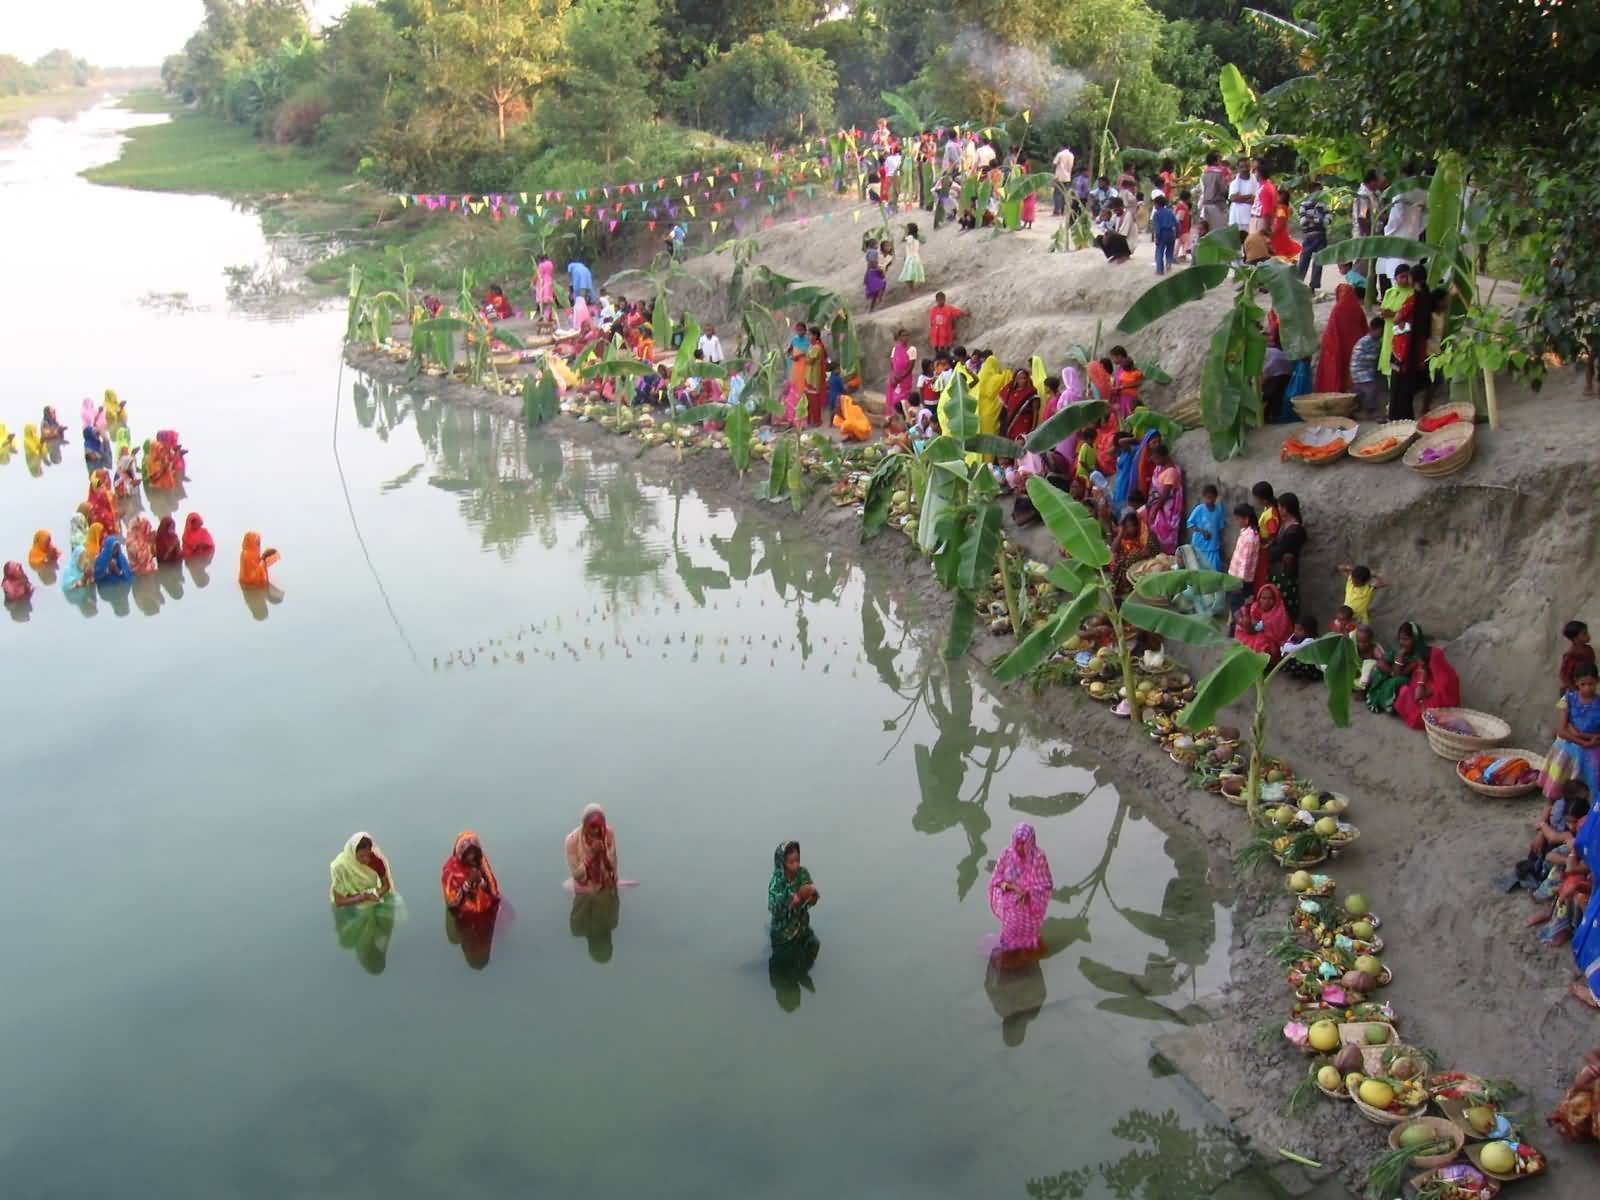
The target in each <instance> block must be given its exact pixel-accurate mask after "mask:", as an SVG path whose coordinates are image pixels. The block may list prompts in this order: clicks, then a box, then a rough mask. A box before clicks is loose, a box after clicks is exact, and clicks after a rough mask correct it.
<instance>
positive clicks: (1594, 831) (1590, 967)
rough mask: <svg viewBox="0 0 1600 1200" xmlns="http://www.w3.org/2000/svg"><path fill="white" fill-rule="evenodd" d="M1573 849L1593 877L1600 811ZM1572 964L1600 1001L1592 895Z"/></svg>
mask: <svg viewBox="0 0 1600 1200" xmlns="http://www.w3.org/2000/svg"><path fill="white" fill-rule="evenodd" d="M1589 794H1590V795H1591V796H1592V795H1595V794H1596V793H1595V792H1592V791H1591V792H1590V793H1589ZM1573 849H1574V851H1575V852H1576V853H1577V855H1578V857H1579V858H1581V859H1583V862H1584V865H1585V866H1587V867H1588V868H1589V871H1590V873H1591V875H1592V874H1593V873H1594V872H1595V871H1597V870H1600V807H1594V808H1590V809H1589V815H1588V816H1587V817H1585V818H1584V819H1583V824H1582V825H1579V826H1578V836H1577V839H1576V840H1575V841H1574V843H1573ZM1572 961H1573V964H1574V965H1575V966H1576V967H1577V968H1578V973H1579V974H1580V975H1582V976H1583V979H1584V982H1585V983H1586V984H1588V987H1589V996H1590V998H1591V999H1593V1000H1596V1001H1600V898H1596V894H1595V893H1594V892H1592V891H1591V893H1590V898H1589V905H1588V907H1587V908H1586V909H1584V913H1583V920H1582V921H1580V922H1579V923H1578V927H1577V929H1576V930H1574V931H1573V934H1572ZM1593 1119H1594V1120H1595V1121H1596V1122H1600V1113H1597V1114H1595V1116H1594V1118H1593Z"/></svg>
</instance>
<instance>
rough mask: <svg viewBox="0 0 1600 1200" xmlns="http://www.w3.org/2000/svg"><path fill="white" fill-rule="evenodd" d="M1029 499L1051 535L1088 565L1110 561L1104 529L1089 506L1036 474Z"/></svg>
mask: <svg viewBox="0 0 1600 1200" xmlns="http://www.w3.org/2000/svg"><path fill="white" fill-rule="evenodd" d="M1028 499H1030V500H1032V501H1033V507H1034V508H1035V509H1037V510H1038V512H1039V515H1040V516H1041V517H1043V518H1044V523H1045V524H1046V525H1047V526H1048V527H1049V529H1050V533H1051V534H1052V536H1054V537H1055V539H1056V541H1057V542H1058V543H1059V544H1060V545H1061V547H1062V548H1063V549H1064V550H1066V552H1067V553H1068V554H1070V555H1071V556H1072V557H1073V558H1075V559H1077V560H1078V562H1080V563H1083V564H1084V565H1085V566H1088V567H1104V566H1107V565H1108V564H1109V563H1110V562H1111V551H1110V550H1109V549H1108V548H1107V547H1106V538H1105V532H1104V531H1103V530H1102V529H1101V528H1100V523H1099V522H1098V521H1096V520H1095V519H1094V517H1093V515H1091V514H1090V512H1089V510H1088V509H1087V508H1085V507H1084V506H1083V505H1081V504H1079V503H1078V502H1077V501H1076V500H1074V499H1072V498H1071V497H1070V496H1068V495H1067V494H1066V493H1065V492H1063V491H1062V490H1061V489H1060V488H1058V487H1056V486H1055V485H1054V484H1052V483H1050V482H1049V481H1048V480H1045V479H1041V478H1040V477H1039V476H1037V475H1034V476H1032V477H1030V478H1029V480H1028Z"/></svg>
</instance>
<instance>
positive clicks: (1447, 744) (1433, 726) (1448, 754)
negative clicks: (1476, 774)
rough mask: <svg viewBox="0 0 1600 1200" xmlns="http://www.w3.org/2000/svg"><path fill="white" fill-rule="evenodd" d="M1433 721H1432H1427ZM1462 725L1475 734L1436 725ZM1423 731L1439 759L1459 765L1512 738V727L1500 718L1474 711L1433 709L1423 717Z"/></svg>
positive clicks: (1473, 709) (1467, 709) (1471, 709)
mask: <svg viewBox="0 0 1600 1200" xmlns="http://www.w3.org/2000/svg"><path fill="white" fill-rule="evenodd" d="M1429 717H1432V718H1433V720H1429V719H1428V718H1429ZM1444 721H1465V722H1466V723H1467V724H1468V725H1471V726H1472V727H1473V728H1474V729H1475V730H1477V731H1478V732H1477V734H1476V735H1473V736H1469V735H1467V734H1464V733H1453V732H1451V731H1450V730H1448V729H1444V728H1441V727H1440V725H1439V724H1437V723H1436V722H1444ZM1422 728H1423V730H1424V732H1426V733H1427V735H1428V745H1430V746H1432V747H1433V752H1434V753H1435V754H1437V755H1438V756H1439V757H1440V758H1448V759H1452V760H1455V761H1460V760H1461V759H1463V758H1467V757H1469V756H1471V755H1473V754H1477V753H1478V752H1480V751H1483V750H1488V749H1490V748H1491V747H1494V746H1499V745H1501V744H1502V743H1504V742H1505V740H1506V739H1507V738H1508V737H1510V736H1511V726H1509V725H1507V724H1506V723H1505V722H1504V721H1502V720H1501V719H1500V718H1499V717H1496V716H1491V715H1490V714H1489V713H1485V712H1479V711H1478V710H1477V709H1475V708H1434V709H1429V710H1428V712H1427V713H1425V714H1424V715H1423V719H1422Z"/></svg>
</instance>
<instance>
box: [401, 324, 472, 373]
mask: <svg viewBox="0 0 1600 1200" xmlns="http://www.w3.org/2000/svg"><path fill="white" fill-rule="evenodd" d="M467 328H468V323H467V322H466V321H464V320H462V319H461V318H460V317H432V318H430V319H429V320H426V321H418V322H417V323H416V324H415V325H413V326H412V327H411V361H410V372H411V378H413V379H415V378H416V377H417V376H418V375H419V374H421V373H422V372H423V371H424V370H425V369H426V368H427V367H428V366H429V365H430V364H437V365H438V366H440V367H441V368H443V370H444V373H445V374H446V375H449V374H451V373H452V372H454V370H455V365H456V353H455V346H456V335H457V334H458V333H464V332H465V331H466V330H467Z"/></svg>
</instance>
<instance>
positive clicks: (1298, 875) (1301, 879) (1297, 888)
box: [1289, 871, 1312, 892]
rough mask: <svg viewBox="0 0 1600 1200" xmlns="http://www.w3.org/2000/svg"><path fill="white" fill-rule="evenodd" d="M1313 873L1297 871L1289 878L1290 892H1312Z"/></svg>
mask: <svg viewBox="0 0 1600 1200" xmlns="http://www.w3.org/2000/svg"><path fill="white" fill-rule="evenodd" d="M1311 884H1312V879H1311V872H1310V871H1296V872H1295V873H1294V874H1293V875H1291V876H1289V890H1290V891H1291V892H1309V891H1310V890H1311Z"/></svg>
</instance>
